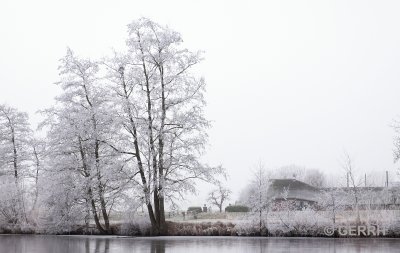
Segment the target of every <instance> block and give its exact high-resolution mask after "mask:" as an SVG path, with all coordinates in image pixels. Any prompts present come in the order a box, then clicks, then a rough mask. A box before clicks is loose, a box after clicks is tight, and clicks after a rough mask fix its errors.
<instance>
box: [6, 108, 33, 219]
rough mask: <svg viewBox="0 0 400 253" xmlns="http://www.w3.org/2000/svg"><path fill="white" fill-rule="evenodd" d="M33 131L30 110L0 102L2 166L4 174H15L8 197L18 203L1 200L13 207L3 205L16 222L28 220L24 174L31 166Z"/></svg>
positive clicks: (8, 175)
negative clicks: (26, 111) (30, 150)
mask: <svg viewBox="0 0 400 253" xmlns="http://www.w3.org/2000/svg"><path fill="white" fill-rule="evenodd" d="M31 133H32V131H31V129H30V126H29V122H28V115H27V113H24V112H20V111H18V110H17V109H15V108H13V107H10V106H7V105H0V169H1V170H2V171H4V172H5V173H4V175H3V178H4V177H8V178H10V177H12V178H13V181H14V186H12V185H10V187H12V188H15V190H14V191H13V193H12V194H11V195H9V196H13V197H12V198H9V199H8V200H9V201H11V202H12V203H13V204H12V205H15V206H12V205H11V206H10V205H7V204H4V203H3V204H2V205H3V206H9V207H11V209H9V210H14V211H12V212H11V213H8V214H6V213H7V212H8V211H9V210H5V209H3V210H2V213H3V214H4V215H6V216H8V217H9V218H8V220H12V221H13V222H14V223H20V222H28V220H27V212H26V203H25V196H24V195H25V192H24V191H23V188H22V185H23V184H24V182H23V181H24V174H25V175H26V174H27V172H28V170H29V161H30V154H29V149H28V146H29V143H30V140H31V139H30V135H31ZM0 176H1V175H0Z"/></svg>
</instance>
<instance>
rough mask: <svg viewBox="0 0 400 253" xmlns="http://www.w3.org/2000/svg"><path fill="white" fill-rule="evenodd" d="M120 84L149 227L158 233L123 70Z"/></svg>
mask: <svg viewBox="0 0 400 253" xmlns="http://www.w3.org/2000/svg"><path fill="white" fill-rule="evenodd" d="M120 74H121V84H122V88H123V91H124V100H125V104H126V107H127V114H128V115H127V116H128V118H129V123H130V126H131V131H130V134H131V135H132V138H133V146H134V149H135V157H136V162H137V166H138V169H139V174H140V178H141V181H142V186H143V193H144V196H145V202H146V206H147V211H148V214H149V218H150V222H151V227H152V234H155V235H157V234H159V229H158V224H157V220H156V217H155V215H154V210H153V206H152V204H151V201H150V191H149V185H148V183H147V180H146V175H145V171H144V168H143V162H142V158H141V155H140V148H139V140H138V134H137V129H136V124H135V121H134V117H133V114H132V109H131V106H130V102H129V95H128V90H127V87H126V83H125V78H124V72H123V71H121V72H120Z"/></svg>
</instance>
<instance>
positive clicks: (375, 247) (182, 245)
mask: <svg viewBox="0 0 400 253" xmlns="http://www.w3.org/2000/svg"><path fill="white" fill-rule="evenodd" d="M28 252H29V253H67V252H68V253H128V252H129V253H133V252H150V253H170V252H174V253H181V252H182V253H183V252H185V253H200V252H205V253H214V252H215V253H225V252H226V253H228V252H229V253H235V252H244V253H253V252H254V253H257V252H268V253H275V252H307V253H309V252H311V253H313V252H337V253H339V252H340V253H341V252H343V253H344V252H346V253H350V252H371V253H372V252H373V253H379V252H383V253H387V252H400V239H384V238H377V239H373V238H365V239H333V238H258V237H141V238H133V237H115V236H112V237H106V236H49V235H0V253H28Z"/></svg>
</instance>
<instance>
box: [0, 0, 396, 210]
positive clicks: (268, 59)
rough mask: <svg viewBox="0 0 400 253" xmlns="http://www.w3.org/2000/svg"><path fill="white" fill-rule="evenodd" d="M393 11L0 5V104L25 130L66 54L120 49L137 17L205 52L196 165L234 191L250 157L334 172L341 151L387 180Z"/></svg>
mask: <svg viewBox="0 0 400 253" xmlns="http://www.w3.org/2000/svg"><path fill="white" fill-rule="evenodd" d="M399 13H400V1H384V0H379V1H378V0H377V1H368V0H360V1H355V0H353V1H352V0H345V1H323V0H316V1H298V0H297V1H296V0H294V1H281V0H277V1H250V0H246V1H215V0H214V1H204V0H203V1H196V2H195V1H119V0H114V1H99V0H97V1H83V0H80V1H79V0H73V1H71V0H69V1H54V0H53V1H41V0H36V1H18V0H12V1H11V0H2V1H1V4H0V34H1V37H0V103H4V102H5V103H8V104H10V105H12V106H16V107H18V108H19V109H21V110H25V111H27V112H29V114H30V116H31V119H32V123H33V124H36V123H37V122H38V121H39V120H40V117H39V116H38V115H35V111H37V110H39V109H43V108H45V107H48V106H50V105H51V104H52V103H53V98H54V97H55V96H56V95H57V93H58V88H57V87H56V85H55V84H54V82H56V81H57V80H58V72H57V66H58V59H59V58H61V57H62V56H64V54H65V52H66V47H67V46H69V47H71V48H72V49H73V50H74V51H75V52H76V53H77V54H80V55H83V56H90V57H101V56H104V55H106V54H107V53H108V52H109V51H110V49H111V48H116V49H118V48H122V47H123V45H124V41H125V38H126V25H127V24H128V23H129V22H131V21H132V20H133V19H137V18H139V17H142V16H145V17H148V18H151V19H153V20H155V21H157V22H159V23H161V24H167V25H169V26H170V27H172V28H174V29H175V30H177V31H179V32H180V33H181V34H182V36H183V38H184V41H185V44H186V46H187V47H189V48H191V49H202V50H204V51H205V52H206V60H205V61H204V62H203V63H202V66H201V69H200V71H201V73H202V74H203V75H204V76H205V78H206V80H207V83H208V93H207V100H208V108H207V115H208V117H209V119H211V120H213V128H212V129H211V130H210V147H209V150H208V154H207V156H206V157H205V159H206V160H207V161H208V162H209V163H211V164H219V163H221V164H222V165H223V166H224V167H226V169H227V171H228V172H229V174H230V178H229V186H231V187H232V188H233V189H234V190H235V193H237V192H238V189H237V188H240V187H241V186H244V185H245V183H246V182H247V180H248V179H249V177H250V173H249V172H250V171H251V166H252V165H254V164H256V163H257V162H258V161H260V160H262V161H264V162H265V164H266V165H267V167H270V168H275V167H279V166H283V165H287V164H298V165H302V166H306V167H311V168H319V169H321V170H322V171H325V172H327V173H342V171H341V168H340V163H339V161H340V157H341V155H342V153H343V150H344V149H345V150H347V151H348V152H349V153H350V154H351V155H352V156H353V157H354V160H355V163H356V166H357V168H358V170H359V171H360V173H361V172H364V171H373V170H377V171H382V174H383V171H384V170H387V169H388V170H390V171H392V172H391V173H392V174H393V175H394V169H395V168H396V167H397V165H395V164H393V156H392V148H393V144H392V139H393V134H394V133H393V131H392V129H391V128H390V126H389V125H390V124H391V122H392V120H393V119H394V118H396V117H397V116H398V115H400V32H399V24H400V15H399ZM382 184H383V182H382ZM202 189H209V187H208V188H206V187H205V186H202ZM204 196H205V192H204V191H203V192H202V193H201V194H200V198H199V200H198V201H199V203H202V202H203V198H204Z"/></svg>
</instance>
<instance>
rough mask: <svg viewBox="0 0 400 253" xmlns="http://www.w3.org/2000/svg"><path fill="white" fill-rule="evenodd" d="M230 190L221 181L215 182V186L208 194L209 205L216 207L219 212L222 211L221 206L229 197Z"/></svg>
mask: <svg viewBox="0 0 400 253" xmlns="http://www.w3.org/2000/svg"><path fill="white" fill-rule="evenodd" d="M231 194H232V191H231V190H229V189H228V188H226V187H224V186H223V185H222V184H221V182H218V183H217V188H215V189H214V190H212V191H211V192H210V193H209V194H208V199H207V200H208V201H209V202H210V204H211V205H214V206H216V207H218V209H219V212H220V213H221V212H222V207H223V205H224V204H225V203H226V201H227V200H229V199H230V197H231Z"/></svg>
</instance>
